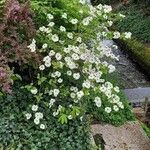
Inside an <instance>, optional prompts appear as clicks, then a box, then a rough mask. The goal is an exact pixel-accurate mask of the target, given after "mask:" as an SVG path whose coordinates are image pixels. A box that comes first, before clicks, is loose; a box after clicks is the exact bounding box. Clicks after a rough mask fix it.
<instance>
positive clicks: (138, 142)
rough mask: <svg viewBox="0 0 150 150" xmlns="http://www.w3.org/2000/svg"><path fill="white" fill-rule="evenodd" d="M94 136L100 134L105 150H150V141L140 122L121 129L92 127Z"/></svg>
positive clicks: (103, 126) (126, 125) (99, 125)
mask: <svg viewBox="0 0 150 150" xmlns="http://www.w3.org/2000/svg"><path fill="white" fill-rule="evenodd" d="M92 133H93V136H94V135H96V134H99V135H101V136H102V138H103V140H104V143H105V145H104V148H105V150H150V139H149V138H148V137H147V136H146V134H145V132H144V131H143V129H142V128H141V126H140V124H139V123H138V122H131V123H127V124H125V125H123V126H121V127H114V126H112V125H108V124H106V125H101V124H98V125H92Z"/></svg>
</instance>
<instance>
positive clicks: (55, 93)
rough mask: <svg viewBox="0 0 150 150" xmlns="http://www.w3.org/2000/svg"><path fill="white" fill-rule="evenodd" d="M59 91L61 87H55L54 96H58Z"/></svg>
mask: <svg viewBox="0 0 150 150" xmlns="http://www.w3.org/2000/svg"><path fill="white" fill-rule="evenodd" d="M59 93H60V91H59V89H54V96H55V97H57V96H58V94H59Z"/></svg>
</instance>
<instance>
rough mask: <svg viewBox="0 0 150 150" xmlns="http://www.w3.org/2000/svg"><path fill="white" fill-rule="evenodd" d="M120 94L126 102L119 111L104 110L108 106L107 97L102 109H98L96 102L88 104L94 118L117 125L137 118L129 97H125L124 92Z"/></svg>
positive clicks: (122, 100)
mask: <svg viewBox="0 0 150 150" xmlns="http://www.w3.org/2000/svg"><path fill="white" fill-rule="evenodd" d="M119 96H120V98H121V102H123V104H124V109H120V110H119V111H118V112H115V111H113V112H112V113H111V114H108V113H106V112H105V111H103V109H104V108H105V107H106V106H108V104H107V101H105V99H104V103H103V104H102V109H97V108H96V107H95V106H94V104H93V105H88V106H90V107H89V108H88V109H89V112H90V113H91V114H92V115H93V119H94V120H98V121H100V122H105V123H109V124H112V125H115V126H119V125H122V124H124V123H125V122H127V121H133V120H135V117H134V115H133V113H132V112H131V107H130V106H129V104H128V99H127V98H126V97H125V95H124V94H123V93H122V92H120V94H119ZM91 97H92V96H91ZM89 101H90V98H89ZM103 107H104V108H103Z"/></svg>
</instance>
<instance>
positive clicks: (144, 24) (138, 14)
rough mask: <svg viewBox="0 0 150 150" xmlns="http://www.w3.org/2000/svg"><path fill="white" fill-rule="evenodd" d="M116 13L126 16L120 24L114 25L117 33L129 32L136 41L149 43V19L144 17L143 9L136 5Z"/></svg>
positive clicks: (123, 8)
mask: <svg viewBox="0 0 150 150" xmlns="http://www.w3.org/2000/svg"><path fill="white" fill-rule="evenodd" d="M117 11H119V12H120V13H122V14H124V15H126V17H125V18H124V19H123V20H122V21H121V22H117V23H116V24H115V26H116V28H117V29H118V30H119V31H122V32H125V31H130V32H132V34H133V36H134V37H136V38H137V39H138V40H141V41H142V42H144V43H149V42H150V28H149V27H150V17H149V16H146V15H145V13H144V11H143V9H140V7H139V6H137V5H131V6H129V7H128V8H127V7H122V8H121V9H120V10H117Z"/></svg>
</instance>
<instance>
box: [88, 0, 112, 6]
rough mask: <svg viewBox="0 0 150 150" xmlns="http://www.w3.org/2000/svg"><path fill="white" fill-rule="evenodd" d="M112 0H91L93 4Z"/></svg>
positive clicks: (107, 2)
mask: <svg viewBox="0 0 150 150" xmlns="http://www.w3.org/2000/svg"><path fill="white" fill-rule="evenodd" d="M111 1H112V0H91V2H92V4H93V5H98V4H110V3H111Z"/></svg>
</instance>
